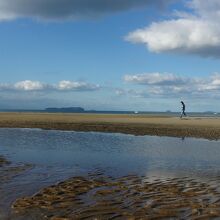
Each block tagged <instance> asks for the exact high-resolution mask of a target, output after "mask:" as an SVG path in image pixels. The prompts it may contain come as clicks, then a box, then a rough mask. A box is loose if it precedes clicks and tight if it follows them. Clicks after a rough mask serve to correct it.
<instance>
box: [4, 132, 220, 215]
mask: <svg viewBox="0 0 220 220" xmlns="http://www.w3.org/2000/svg"><path fill="white" fill-rule="evenodd" d="M0 155H3V156H4V157H5V158H7V159H8V160H9V161H11V162H12V164H14V165H20V164H31V165H32V166H31V168H29V169H27V170H26V171H25V172H22V173H20V174H18V175H15V176H14V177H13V178H11V179H9V180H8V181H6V182H3V183H1V182H0V193H1V198H0V207H1V208H0V217H1V215H3V214H1V212H2V213H3V210H6V209H8V207H9V206H10V204H11V202H12V201H14V200H15V199H16V198H17V197H20V196H24V195H31V194H32V193H35V192H36V191H37V190H39V189H40V188H42V187H44V186H48V185H50V184H53V183H55V182H57V181H60V180H63V179H66V178H68V177H71V176H74V175H83V174H86V173H88V172H89V171H93V170H99V171H103V172H104V173H106V174H108V175H113V176H125V175H127V174H140V175H144V176H146V177H148V178H167V177H181V176H184V177H185V176H187V177H193V178H202V179H207V180H212V179H213V178H215V177H217V176H220V141H208V140H203V139H193V138H170V137H154V136H153V137H152V136H132V135H124V134H109V133H93V132H90V133H86V132H69V131H68V132H65V131H47V130H40V129H0ZM1 172H3V171H2V170H1V169H0V174H1ZM2 175H3V174H2Z"/></svg>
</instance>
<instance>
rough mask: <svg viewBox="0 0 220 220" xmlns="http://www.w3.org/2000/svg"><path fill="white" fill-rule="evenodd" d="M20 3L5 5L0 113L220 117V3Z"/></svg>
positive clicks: (0, 1) (0, 20) (2, 1)
mask: <svg viewBox="0 0 220 220" xmlns="http://www.w3.org/2000/svg"><path fill="white" fill-rule="evenodd" d="M17 2H18V3H17V4H18V5H16V4H13V1H12V0H7V1H6V0H0V39H1V42H0V64H1V69H0V70H1V72H0V76H1V78H0V108H27V109H30V108H37V109H41V108H46V107H53V106H56V107H63V106H82V107H84V108H86V109H99V110H146V111H151V110H158V111H163V110H168V109H170V110H173V111H178V110H179V101H180V100H181V99H183V100H185V101H186V103H187V107H188V110H190V111H206V110H213V111H220V104H218V103H217V100H218V99H219V97H220V70H219V69H220V62H219V58H220V50H219V48H220V35H219V33H220V25H219V24H218V23H217V22H216V21H217V20H218V18H219V17H218V16H219V15H218V13H217V11H218V9H220V4H219V3H218V1H217V0H207V1H206V3H204V1H202V0H189V1H187V5H186V1H184V3H183V2H182V1H175V2H174V1H170V2H169V1H163V0H158V1H150V0H140V1H134V0H128V1H127V2H126V1H121V0H120V1H114V0H112V1H107V0H106V1H104V0H102V1H100V0H90V3H89V1H88V0H82V2H83V3H84V4H79V2H78V3H77V0H73V1H68V0H65V1H61V0H55V1H51V0H46V1H41V0H40V1H38V3H36V1H34V0H30V1H29V3H28V5H25V1H24V0H18V1H17ZM45 2H46V3H45ZM155 2H157V4H155ZM168 2H169V4H168ZM109 5H110V6H112V8H111V7H109ZM33 8H34V10H33Z"/></svg>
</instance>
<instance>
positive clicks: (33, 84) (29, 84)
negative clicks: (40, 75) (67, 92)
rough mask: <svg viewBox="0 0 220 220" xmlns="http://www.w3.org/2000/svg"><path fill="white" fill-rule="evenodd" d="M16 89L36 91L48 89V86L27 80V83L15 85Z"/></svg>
mask: <svg viewBox="0 0 220 220" xmlns="http://www.w3.org/2000/svg"><path fill="white" fill-rule="evenodd" d="M14 88H15V89H16V90H24V91H36V90H43V89H46V88H47V85H46V84H43V83H41V82H39V81H30V80H25V81H21V82H17V83H15V84H14Z"/></svg>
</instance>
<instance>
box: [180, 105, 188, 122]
mask: <svg viewBox="0 0 220 220" xmlns="http://www.w3.org/2000/svg"><path fill="white" fill-rule="evenodd" d="M180 103H181V104H182V113H181V116H180V118H182V117H183V115H184V116H185V117H186V116H187V115H186V112H185V111H186V105H185V103H184V102H183V101H181V102H180Z"/></svg>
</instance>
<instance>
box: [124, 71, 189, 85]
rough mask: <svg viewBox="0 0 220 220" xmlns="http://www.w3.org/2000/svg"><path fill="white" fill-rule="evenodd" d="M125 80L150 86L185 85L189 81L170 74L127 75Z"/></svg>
mask: <svg viewBox="0 0 220 220" xmlns="http://www.w3.org/2000/svg"><path fill="white" fill-rule="evenodd" d="M124 80H125V81H126V82H131V83H138V84H148V85H177V84H185V83H186V82H187V79H185V78H183V77H180V76H176V75H174V74H170V73H167V74H161V73H146V74H137V75H126V76H125V77H124Z"/></svg>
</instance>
